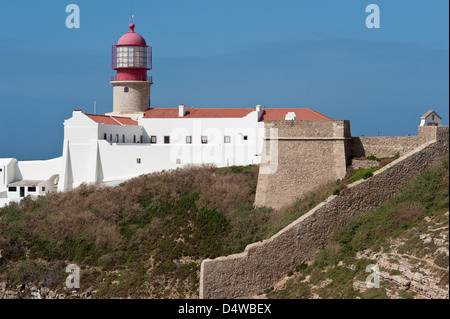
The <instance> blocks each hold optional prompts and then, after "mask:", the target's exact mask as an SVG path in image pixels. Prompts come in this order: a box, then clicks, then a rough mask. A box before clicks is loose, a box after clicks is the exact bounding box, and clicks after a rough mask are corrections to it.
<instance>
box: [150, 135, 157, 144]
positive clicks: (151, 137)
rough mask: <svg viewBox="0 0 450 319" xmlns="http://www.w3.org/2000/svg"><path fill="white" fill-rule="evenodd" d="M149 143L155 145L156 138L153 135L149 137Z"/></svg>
mask: <svg viewBox="0 0 450 319" xmlns="http://www.w3.org/2000/svg"><path fill="white" fill-rule="evenodd" d="M150 143H152V144H156V136H155V135H152V136H150Z"/></svg>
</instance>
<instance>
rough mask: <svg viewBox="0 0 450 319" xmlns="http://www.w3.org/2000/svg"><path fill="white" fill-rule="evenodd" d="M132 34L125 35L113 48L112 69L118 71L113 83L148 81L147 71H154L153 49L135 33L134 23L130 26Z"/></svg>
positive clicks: (150, 80) (149, 78)
mask: <svg viewBox="0 0 450 319" xmlns="http://www.w3.org/2000/svg"><path fill="white" fill-rule="evenodd" d="M129 27H130V32H128V33H125V34H124V35H123V36H122V37H121V38H120V39H119V42H117V45H114V46H113V47H112V68H113V69H114V70H116V71H117V75H116V76H113V78H112V79H111V81H146V82H151V83H152V82H153V81H152V78H151V77H147V70H151V69H152V47H151V46H148V45H147V43H146V42H145V39H144V38H143V37H142V36H141V35H139V34H137V33H136V32H134V28H135V25H134V23H131V24H130V26H129Z"/></svg>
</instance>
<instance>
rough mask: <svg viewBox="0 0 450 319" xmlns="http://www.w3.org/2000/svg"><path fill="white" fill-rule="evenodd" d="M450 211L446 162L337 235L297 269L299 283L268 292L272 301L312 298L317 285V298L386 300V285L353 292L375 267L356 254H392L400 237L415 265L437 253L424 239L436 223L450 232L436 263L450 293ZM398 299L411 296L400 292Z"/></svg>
mask: <svg viewBox="0 0 450 319" xmlns="http://www.w3.org/2000/svg"><path fill="white" fill-rule="evenodd" d="M448 210H449V160H448V157H447V159H445V160H444V161H443V162H442V164H440V165H438V166H436V167H433V168H430V169H428V170H426V171H424V172H422V173H421V174H420V175H419V176H418V177H417V178H416V179H415V180H413V181H411V182H410V183H408V184H407V185H405V186H404V187H403V188H402V190H401V191H399V192H398V193H397V194H396V196H395V197H394V198H393V199H392V200H390V201H388V202H387V203H385V204H383V205H382V206H380V207H379V208H378V209H376V210H374V211H372V212H370V213H367V214H362V215H358V216H357V217H355V218H354V219H353V220H352V221H351V222H350V223H349V224H348V225H347V226H346V227H344V228H342V229H339V230H337V231H336V232H335V233H334V235H333V237H332V239H331V240H330V242H329V243H328V245H327V246H326V247H325V248H323V249H322V250H321V251H320V252H319V253H318V254H317V256H316V258H315V259H314V260H313V261H312V262H311V263H308V264H302V265H299V266H298V267H297V273H296V274H295V279H292V280H290V281H289V282H288V283H287V285H286V286H285V287H284V289H281V290H279V291H274V292H272V293H269V297H272V298H311V297H312V290H311V287H312V286H315V291H314V293H315V294H316V295H317V297H320V298H387V297H388V296H387V291H386V287H385V286H384V284H385V283H383V284H382V287H381V288H382V289H367V290H365V291H363V292H360V291H358V290H357V289H355V287H354V283H355V281H357V280H362V281H364V279H365V278H366V277H367V276H368V273H367V272H366V266H367V265H369V264H374V263H375V262H376V260H373V259H370V258H361V256H358V255H360V254H361V253H362V252H363V251H371V252H374V255H376V253H381V252H389V251H390V250H392V241H393V240H395V239H398V238H402V240H401V241H400V242H401V244H399V245H400V246H399V247H398V249H397V250H398V252H399V253H400V254H406V255H407V256H412V255H414V257H415V258H416V259H417V260H420V258H424V257H425V256H429V255H432V254H433V253H436V254H438V253H439V251H437V249H438V247H437V246H436V245H435V244H434V242H433V240H428V241H427V240H425V241H424V240H423V238H422V237H425V238H426V236H430V235H428V233H431V232H433V231H435V228H436V227H435V226H433V225H437V224H439V228H440V229H443V231H444V232H445V231H446V232H447V235H446V236H447V237H446V238H447V239H446V240H447V254H445V253H442V252H441V253H439V254H438V255H437V257H436V259H435V260H434V264H435V265H436V266H438V267H441V268H443V269H445V268H447V270H446V271H443V270H439V273H437V274H436V276H440V277H441V279H440V281H439V280H438V281H439V285H441V286H442V287H445V286H447V289H448V224H449V220H448ZM430 229H431V231H430ZM444 237H445V236H444ZM442 240H444V241H445V238H444V239H442ZM438 267H436V268H438ZM417 271H418V272H420V270H417ZM394 275H395V274H394ZM400 297H402V298H407V297H412V295H410V294H408V293H406V292H404V291H402V292H401V293H400Z"/></svg>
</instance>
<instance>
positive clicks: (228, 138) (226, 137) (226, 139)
mask: <svg viewBox="0 0 450 319" xmlns="http://www.w3.org/2000/svg"><path fill="white" fill-rule="evenodd" d="M223 142H224V143H231V136H225V137H224V138H223Z"/></svg>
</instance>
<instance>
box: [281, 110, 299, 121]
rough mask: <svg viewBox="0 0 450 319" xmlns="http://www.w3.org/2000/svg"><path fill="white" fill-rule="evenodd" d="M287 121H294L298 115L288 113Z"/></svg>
mask: <svg viewBox="0 0 450 319" xmlns="http://www.w3.org/2000/svg"><path fill="white" fill-rule="evenodd" d="M284 119H285V120H286V121H294V120H296V119H297V114H295V112H287V114H286V116H285V118H284Z"/></svg>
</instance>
